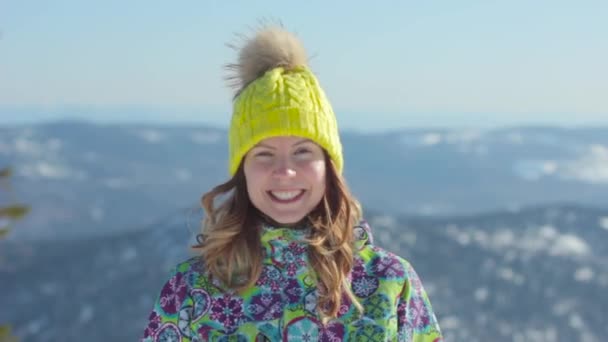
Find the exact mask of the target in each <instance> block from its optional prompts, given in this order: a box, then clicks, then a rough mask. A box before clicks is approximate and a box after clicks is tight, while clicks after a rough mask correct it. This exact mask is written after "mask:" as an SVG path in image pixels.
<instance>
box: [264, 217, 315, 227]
mask: <svg viewBox="0 0 608 342" xmlns="http://www.w3.org/2000/svg"><path fill="white" fill-rule="evenodd" d="M268 217H270V218H271V219H272V220H273V221H275V222H276V223H278V224H279V225H284V226H290V225H295V224H298V223H300V222H301V221H302V220H303V219H305V218H306V215H297V216H287V215H268Z"/></svg>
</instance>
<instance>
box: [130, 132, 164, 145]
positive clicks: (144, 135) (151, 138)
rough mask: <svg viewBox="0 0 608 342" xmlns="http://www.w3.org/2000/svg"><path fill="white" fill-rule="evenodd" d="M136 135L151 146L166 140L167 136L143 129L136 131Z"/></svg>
mask: <svg viewBox="0 0 608 342" xmlns="http://www.w3.org/2000/svg"><path fill="white" fill-rule="evenodd" d="M135 134H136V135H137V136H138V137H140V138H141V139H143V140H144V141H146V142H149V143H151V144H155V143H159V142H161V141H164V140H166V136H165V135H164V134H163V133H161V132H159V131H157V130H154V129H142V130H139V131H136V132H135Z"/></svg>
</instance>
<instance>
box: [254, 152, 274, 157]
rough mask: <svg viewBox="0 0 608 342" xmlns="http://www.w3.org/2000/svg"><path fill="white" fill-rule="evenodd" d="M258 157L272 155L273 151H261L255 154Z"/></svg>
mask: <svg viewBox="0 0 608 342" xmlns="http://www.w3.org/2000/svg"><path fill="white" fill-rule="evenodd" d="M255 156H256V157H272V153H270V152H268V151H260V152H257V153H256V154H255Z"/></svg>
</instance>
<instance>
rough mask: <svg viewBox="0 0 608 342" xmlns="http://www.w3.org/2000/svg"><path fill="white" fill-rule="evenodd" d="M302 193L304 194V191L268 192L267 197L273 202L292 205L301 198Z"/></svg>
mask: <svg viewBox="0 0 608 342" xmlns="http://www.w3.org/2000/svg"><path fill="white" fill-rule="evenodd" d="M304 192H306V190H290V191H268V195H269V196H270V198H271V199H272V200H273V201H275V202H278V203H292V202H296V201H298V200H299V199H300V198H302V196H303V195H304Z"/></svg>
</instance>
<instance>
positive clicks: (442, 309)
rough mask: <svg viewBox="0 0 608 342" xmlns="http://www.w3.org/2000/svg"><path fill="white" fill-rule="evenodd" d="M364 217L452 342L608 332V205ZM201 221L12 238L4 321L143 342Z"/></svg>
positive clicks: (65, 334)
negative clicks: (409, 272) (425, 295)
mask: <svg viewBox="0 0 608 342" xmlns="http://www.w3.org/2000/svg"><path fill="white" fill-rule="evenodd" d="M367 218H368V219H369V221H370V224H371V226H372V228H373V231H374V238H375V242H376V243H377V244H378V245H380V246H383V247H385V248H387V249H388V250H389V251H392V252H395V253H398V254H400V255H402V256H404V257H406V258H407V259H408V260H409V261H410V262H411V263H412V264H413V265H414V267H415V268H416V270H417V272H418V274H419V275H420V277H421V278H422V280H423V283H424V285H425V287H426V289H427V290H428V292H429V294H430V296H431V300H432V303H433V306H434V308H435V311H436V313H437V315H438V317H439V320H440V322H441V325H442V328H443V330H444V332H445V335H446V341H471V342H472V341H497V342H500V341H541V342H542V341H603V340H604V337H605V336H608V324H607V323H608V321H607V320H606V317H608V296H607V295H606V294H607V293H608V210H599V209H589V208H584V207H577V206H546V207H536V208H529V209H525V210H521V211H501V212H492V213H487V214H483V215H473V216H461V217H445V218H441V219H439V218H429V217H410V216H401V217H399V216H392V215H379V214H374V213H368V214H367ZM199 219H200V212H198V213H197V212H194V213H193V212H190V211H188V210H187V211H184V212H182V213H180V214H176V215H174V216H171V217H168V218H166V219H165V220H163V221H159V222H156V223H154V224H152V225H150V226H149V227H144V228H142V229H139V230H136V231H130V232H120V233H116V234H114V235H112V236H105V237H97V238H90V239H83V240H72V241H53V242H48V241H38V242H33V241H11V242H8V243H7V242H5V243H4V245H3V247H4V248H2V249H0V258H2V259H3V260H5V261H8V262H7V263H4V266H3V267H2V268H1V269H0V277H1V279H2V281H0V303H2V308H3V309H2V310H0V322H12V323H13V325H14V330H15V333H16V334H18V335H19V336H20V337H21V338H22V339H23V340H24V341H33V342H37V341H41V342H42V341H67V342H69V341H82V340H86V341H92V342H95V341H134V340H137V338H138V337H140V336H141V334H142V332H143V328H144V325H145V322H146V318H147V315H148V313H149V310H150V309H151V307H152V303H153V301H154V299H155V297H156V296H157V294H158V291H160V288H161V286H162V283H163V281H164V280H166V277H167V276H168V274H169V269H170V268H171V267H172V266H173V265H174V264H175V263H177V262H178V261H180V260H183V259H184V258H187V257H188V252H187V250H188V249H187V247H188V243H189V241H192V237H193V235H194V234H195V233H196V232H197V231H198V220H199ZM5 308H10V309H5Z"/></svg>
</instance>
